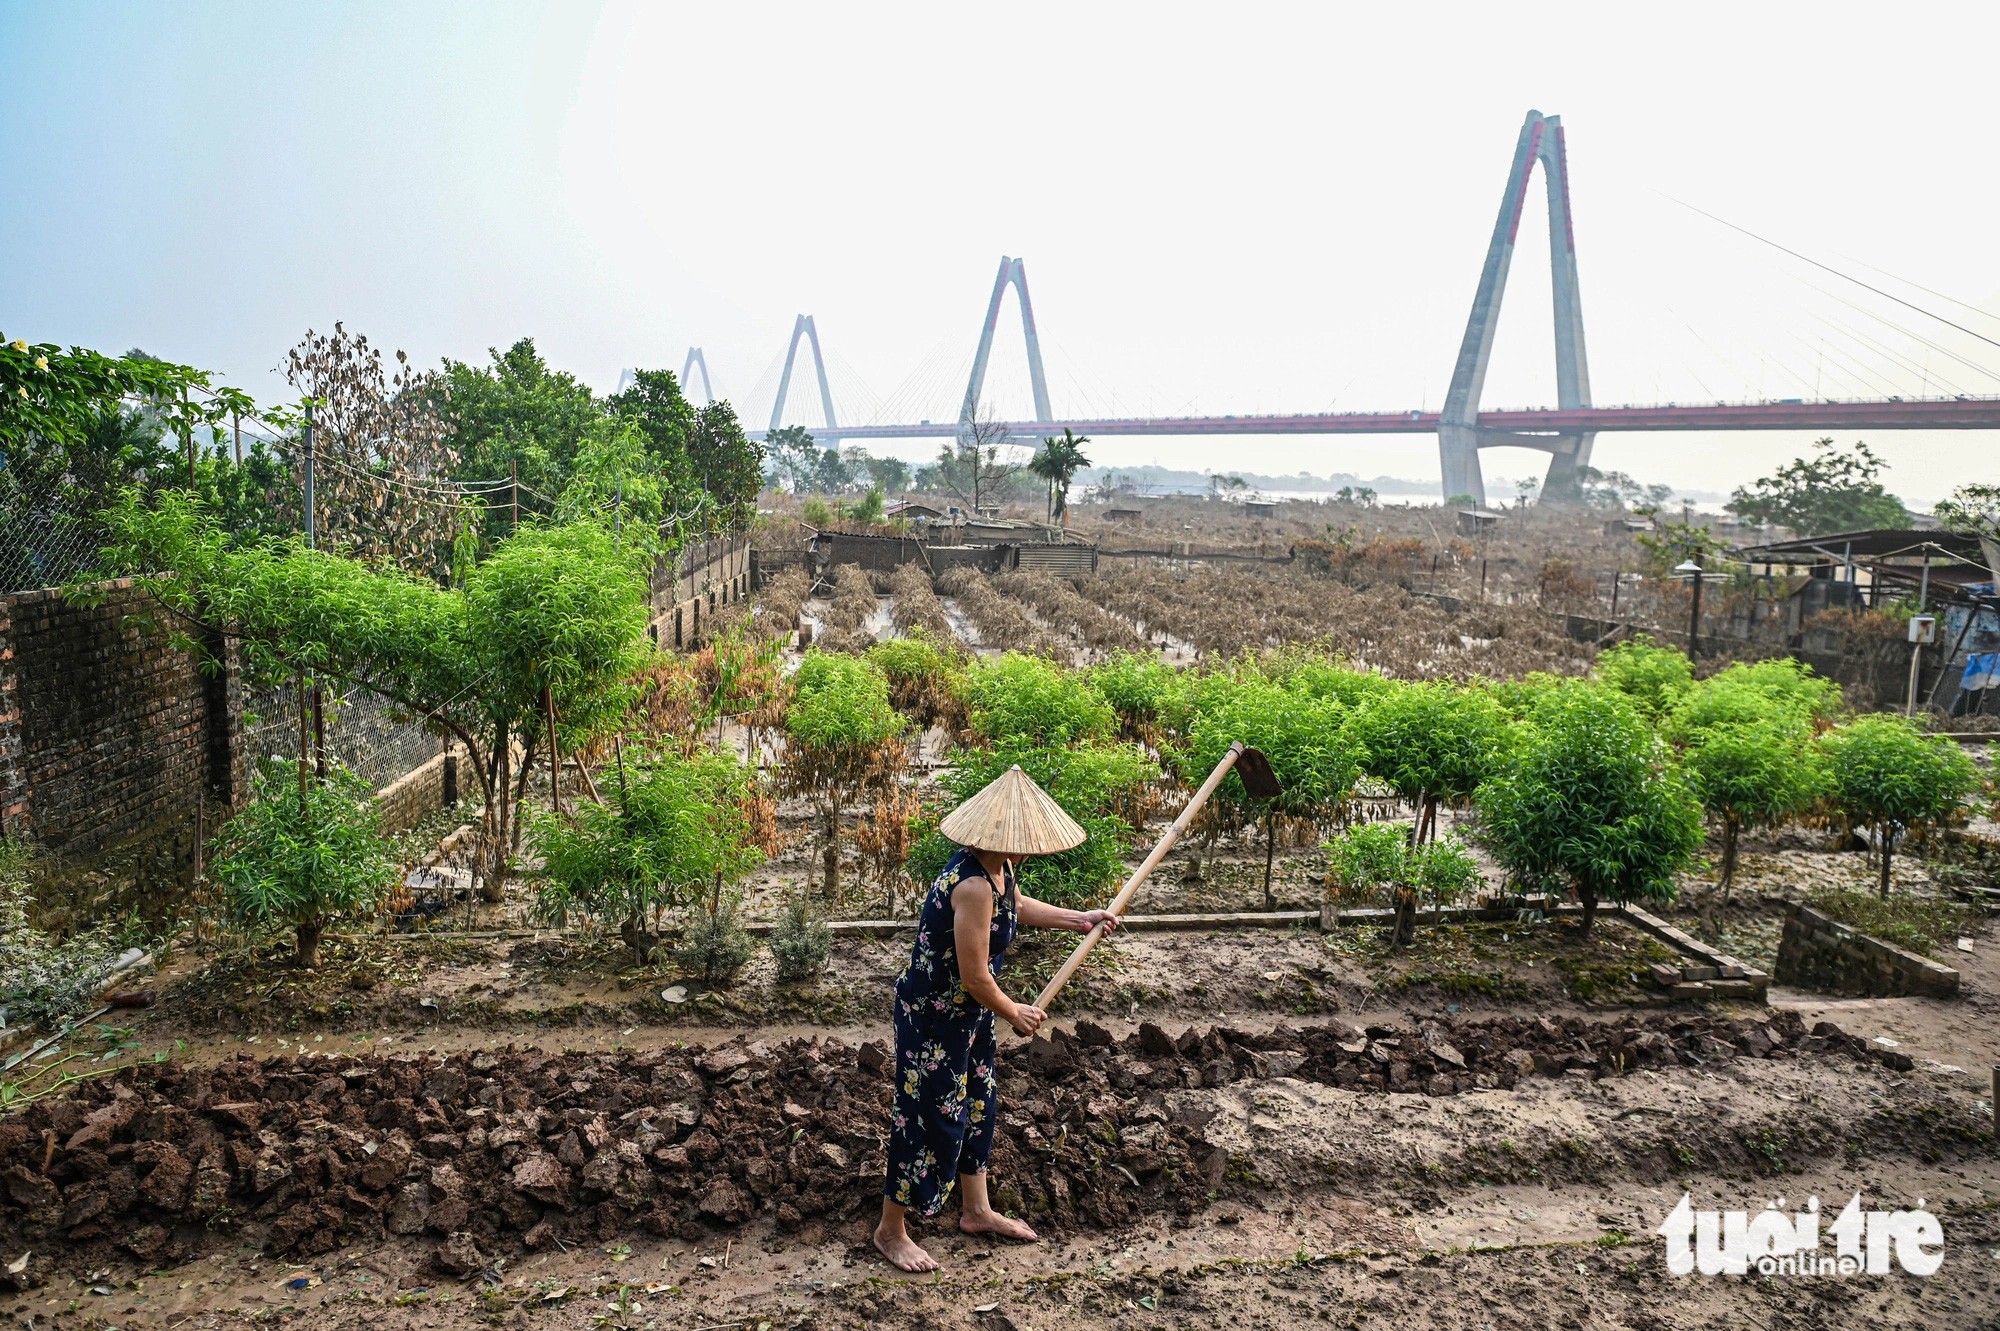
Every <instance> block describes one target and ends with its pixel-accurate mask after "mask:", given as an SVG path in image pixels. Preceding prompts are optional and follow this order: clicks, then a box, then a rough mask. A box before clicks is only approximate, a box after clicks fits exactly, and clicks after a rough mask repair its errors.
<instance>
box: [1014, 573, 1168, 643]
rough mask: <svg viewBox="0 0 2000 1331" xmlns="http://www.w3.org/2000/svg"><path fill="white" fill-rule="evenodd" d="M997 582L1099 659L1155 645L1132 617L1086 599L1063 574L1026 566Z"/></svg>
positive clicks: (1016, 598)
mask: <svg viewBox="0 0 2000 1331" xmlns="http://www.w3.org/2000/svg"><path fill="white" fill-rule="evenodd" d="M993 585H994V586H996V587H998V588H999V589H1000V590H1001V591H1002V592H1005V593H1006V594H1007V595H1009V596H1011V597H1013V598H1014V599H1015V600H1017V601H1025V602H1027V603H1028V604H1029V605H1031V606H1033V607H1034V609H1035V613H1036V614H1038V615H1040V616H1041V617H1042V618H1043V619H1045V620H1047V621H1048V622H1049V623H1050V624H1052V625H1054V626H1055V627H1056V628H1057V629H1059V630H1061V631H1063V632H1065V633H1067V634H1068V635H1069V637H1070V639H1071V641H1072V642H1073V643H1075V644H1076V645H1078V646H1081V647H1084V648H1087V649H1088V651H1089V654H1091V655H1093V656H1094V657H1096V658H1098V659H1102V658H1103V657H1106V656H1109V655H1110V654H1111V653H1113V652H1117V651H1127V652H1145V651H1150V650H1152V645H1151V644H1150V643H1148V642H1147V641H1146V639H1145V638H1144V637H1143V636H1141V634H1140V633H1139V632H1138V630H1137V629H1135V628H1133V627H1132V624H1131V621H1129V620H1126V619H1121V618H1119V617H1118V616H1116V615H1113V614H1110V613H1109V612H1107V611H1106V610H1105V609H1104V608H1103V607H1101V606H1098V605H1095V604H1093V603H1091V602H1089V601H1086V600H1084V599H1083V597H1081V596H1079V595H1078V594H1077V590H1076V588H1075V587H1073V586H1071V585H1070V584H1069V583H1068V582H1065V581H1064V580H1062V579H1061V578H1055V577H1051V576H1049V575H1048V574H1047V573H1042V572H1039V571H1037V570H1032V569H1024V570H1020V571H1017V572H1014V573H1006V574H1002V575H1001V576H1000V577H999V578H996V579H995V580H994V584H993Z"/></svg>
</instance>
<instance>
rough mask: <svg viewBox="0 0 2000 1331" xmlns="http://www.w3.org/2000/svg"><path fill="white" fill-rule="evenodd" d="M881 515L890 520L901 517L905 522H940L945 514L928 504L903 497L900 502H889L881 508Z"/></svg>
mask: <svg viewBox="0 0 2000 1331" xmlns="http://www.w3.org/2000/svg"><path fill="white" fill-rule="evenodd" d="M882 516H883V517H885V518H888V519H889V520H890V521H892V522H893V521H894V520H895V519H897V518H902V519H903V520H904V521H906V522H941V521H943V519H944V516H945V515H944V514H942V513H940V512H938V511H937V510H936V509H934V508H932V507H931V506H930V505H929V504H919V503H917V502H916V501H915V500H914V499H905V500H903V501H902V502H901V503H895V504H891V505H889V506H888V507H887V508H885V509H883V510H882Z"/></svg>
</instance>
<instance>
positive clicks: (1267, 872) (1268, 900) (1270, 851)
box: [1264, 806, 1278, 910]
mask: <svg viewBox="0 0 2000 1331" xmlns="http://www.w3.org/2000/svg"><path fill="white" fill-rule="evenodd" d="M1277 853H1278V810H1277V808H1276V807H1275V806H1273V807H1272V808H1271V809H1270V810H1268V811H1267V812H1266V813H1265V814H1264V909H1265V910H1276V909H1277V908H1278V903H1277V902H1276V901H1275V900H1273V899H1272V896H1271V861H1272V860H1273V859H1274V858H1275V857H1276V856H1277Z"/></svg>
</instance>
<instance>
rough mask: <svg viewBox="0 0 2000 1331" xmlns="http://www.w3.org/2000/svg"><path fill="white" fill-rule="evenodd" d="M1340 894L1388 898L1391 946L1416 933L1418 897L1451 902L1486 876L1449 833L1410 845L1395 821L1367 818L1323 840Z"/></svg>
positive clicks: (1404, 944) (1440, 904) (1468, 892)
mask: <svg viewBox="0 0 2000 1331" xmlns="http://www.w3.org/2000/svg"><path fill="white" fill-rule="evenodd" d="M1327 854H1328V858H1329V859H1330V860H1331V862H1332V866H1333V873H1334V877H1335V878H1336V879H1338V880H1339V884H1340V890H1341V896H1342V897H1343V899H1354V898H1361V899H1368V898H1373V899H1377V900H1383V901H1386V902H1387V903H1388V904H1389V905H1390V906H1391V908H1393V909H1394V910H1395V912H1396V924H1395V928H1394V930H1393V931H1392V932H1391V934H1390V940H1389V941H1390V946H1391V947H1396V948H1401V947H1407V946H1408V945H1409V944H1410V942H1411V941H1412V940H1413V939H1414V938H1415V937H1416V911H1417V903H1418V901H1419V900H1420V899H1425V900H1428V901H1429V903H1430V904H1431V906H1432V907H1433V908H1443V907H1446V906H1451V905H1455V904H1457V903H1458V902H1460V901H1462V900H1464V899H1465V898H1467V897H1468V896H1470V895H1472V894H1473V892H1475V891H1476V890H1477V889H1478V888H1479V887H1480V886H1481V885H1482V884H1483V883H1484V882H1485V878H1484V877H1483V875H1481V873H1480V871H1479V862H1478V861H1477V860H1475V859H1474V858H1473V857H1472V855H1471V854H1470V853H1469V852H1468V851H1467V850H1466V849H1465V847H1463V846H1461V845H1459V844H1458V842H1457V841H1456V840H1454V839H1452V838H1450V837H1446V838H1445V839H1444V840H1442V841H1432V842H1430V843H1428V844H1426V845H1422V846H1412V845H1411V844H1410V838H1409V836H1408V834H1407V833H1405V832H1404V830H1403V828H1402V827H1401V826H1400V825H1398V824H1395V823H1369V824H1367V825H1366V826H1363V827H1357V828H1354V829H1352V830H1350V831H1349V832H1347V833H1346V834H1345V835H1344V836H1341V837H1340V838H1338V839H1337V840H1334V841H1332V842H1329V843H1328V845H1327Z"/></svg>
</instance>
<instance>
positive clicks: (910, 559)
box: [806, 522, 1097, 579]
mask: <svg viewBox="0 0 2000 1331" xmlns="http://www.w3.org/2000/svg"><path fill="white" fill-rule="evenodd" d="M806 545H807V551H808V558H809V559H810V561H811V563H812V567H813V569H814V571H815V572H816V573H824V572H825V571H826V570H828V569H831V568H834V567H837V566H838V565H841V564H859V565H860V566H861V567H862V568H864V569H867V570H869V571H870V572H887V571H889V570H890V569H893V568H895V567H896V566H897V565H899V564H911V563H920V564H922V565H923V566H924V567H925V568H926V569H928V570H929V571H930V574H931V577H932V578H934V579H935V578H938V577H941V576H942V575H943V574H944V573H945V571H946V570H948V569H953V568H967V567H969V568H976V569H978V570H980V571H981V572H982V573H1005V572H1007V571H1009V570H1010V569H1017V568H1038V569H1044V570H1046V571H1048V572H1050V573H1053V574H1055V575H1056V576H1057V577H1066V578H1072V577H1082V576H1084V575H1086V574H1090V573H1095V572H1096V571H1097V546H1096V545H1094V544H1093V543H1091V542H1089V541H1082V540H1077V539H1075V538H1073V537H1065V536H1064V535H1063V533H1062V531H1061V529H1060V528H1056V527H1042V526H1040V525H1038V524H1032V523H1025V522H1015V523H1005V522H965V523H955V524H954V523H939V524H936V525H934V526H930V527H928V528H926V529H925V530H923V531H921V532H918V533H914V534H896V535H876V534H874V533H862V532H846V531H815V532H810V533H809V534H808V536H807V540H806Z"/></svg>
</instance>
